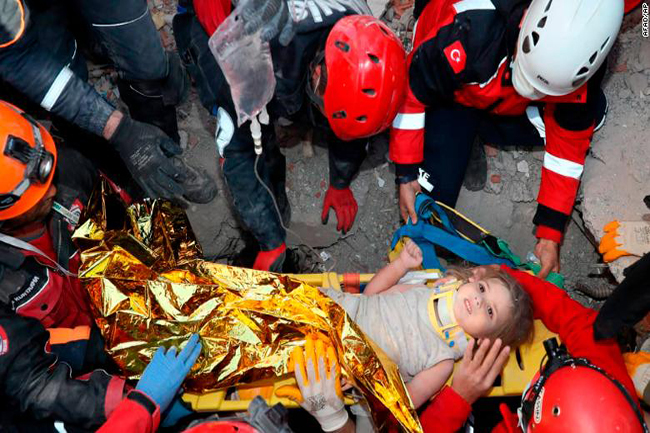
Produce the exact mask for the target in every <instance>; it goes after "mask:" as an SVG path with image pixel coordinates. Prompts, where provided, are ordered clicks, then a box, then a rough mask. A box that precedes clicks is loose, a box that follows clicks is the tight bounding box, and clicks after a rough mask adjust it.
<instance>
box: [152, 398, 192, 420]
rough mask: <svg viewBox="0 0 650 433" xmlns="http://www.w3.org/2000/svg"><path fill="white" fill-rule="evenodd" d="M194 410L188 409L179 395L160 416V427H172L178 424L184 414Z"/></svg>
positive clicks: (189, 413)
mask: <svg viewBox="0 0 650 433" xmlns="http://www.w3.org/2000/svg"><path fill="white" fill-rule="evenodd" d="M181 395H182V394H181ZM193 413H194V411H192V410H191V409H188V408H187V406H185V403H183V399H182V397H181V396H180V395H179V396H178V397H177V398H176V400H174V402H173V403H172V405H171V407H170V408H169V409H167V412H166V413H164V414H163V416H162V423H161V424H160V426H161V427H173V426H175V425H176V424H178V423H179V422H180V421H181V420H182V419H183V418H185V417H186V416H189V415H192V414H193Z"/></svg>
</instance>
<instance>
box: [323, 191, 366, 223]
mask: <svg viewBox="0 0 650 433" xmlns="http://www.w3.org/2000/svg"><path fill="white" fill-rule="evenodd" d="M332 207H333V208H334V212H336V219H337V220H338V224H337V225H336V230H339V231H343V234H345V233H347V232H349V231H350V229H351V228H352V224H354V218H355V217H356V216H357V210H358V209H359V206H358V205H357V201H356V200H355V199H354V195H353V194H352V191H351V190H350V188H343V189H336V188H334V187H333V186H332V185H330V187H329V188H328V190H327V193H325V199H324V200H323V213H322V214H321V221H322V222H323V224H327V220H328V219H329V210H330V208H332Z"/></svg>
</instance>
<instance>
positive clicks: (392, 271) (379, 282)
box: [363, 239, 422, 295]
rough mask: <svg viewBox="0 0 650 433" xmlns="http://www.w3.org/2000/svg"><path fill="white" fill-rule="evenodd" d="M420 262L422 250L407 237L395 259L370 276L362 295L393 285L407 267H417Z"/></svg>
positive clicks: (371, 293) (374, 293)
mask: <svg viewBox="0 0 650 433" xmlns="http://www.w3.org/2000/svg"><path fill="white" fill-rule="evenodd" d="M421 263H422V250H421V249H420V247H418V246H417V244H416V243H415V242H413V241H412V240H410V239H409V241H408V242H407V243H406V245H404V248H403V249H402V252H401V253H400V255H399V257H398V258H397V260H395V261H393V262H391V263H389V264H388V265H386V266H384V267H383V268H381V269H380V270H379V272H377V273H376V274H375V276H374V277H372V280H370V282H369V283H368V285H367V286H366V288H365V289H364V291H363V294H364V295H376V294H377V293H381V292H383V291H384V290H386V289H389V288H391V287H393V286H394V285H395V284H397V282H398V281H399V279H400V278H402V277H403V276H404V275H405V274H406V273H407V272H408V271H409V269H413V268H417V267H418V266H420V264H421Z"/></svg>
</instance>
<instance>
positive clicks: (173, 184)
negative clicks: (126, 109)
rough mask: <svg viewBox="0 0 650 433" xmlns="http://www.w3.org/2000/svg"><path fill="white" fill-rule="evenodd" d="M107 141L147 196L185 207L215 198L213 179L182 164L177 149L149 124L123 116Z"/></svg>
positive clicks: (158, 130)
mask: <svg viewBox="0 0 650 433" xmlns="http://www.w3.org/2000/svg"><path fill="white" fill-rule="evenodd" d="M109 142H110V143H112V144H114V145H115V146H116V147H117V150H118V152H119V153H120V156H121V157H122V159H123V160H124V162H125V164H126V167H127V168H128V169H129V171H130V172H131V174H132V175H133V178H134V179H135V180H136V182H138V185H140V187H142V189H143V190H144V192H145V194H146V195H147V196H148V197H151V198H158V197H162V198H166V199H168V200H171V201H174V202H176V203H178V204H180V205H181V206H183V207H186V205H187V202H186V201H185V199H187V200H189V201H191V202H194V203H208V202H210V201H211V200H212V199H213V198H214V197H215V196H216V195H217V184H216V183H215V182H214V179H212V178H211V177H210V176H209V175H208V174H207V173H206V172H205V171H204V170H202V169H199V168H195V167H192V166H191V165H189V164H187V163H185V161H183V159H182V158H181V157H179V156H178V155H180V154H181V148H180V147H179V146H178V145H177V144H176V143H174V142H173V141H172V139H171V138H169V137H168V136H166V135H165V133H164V132H162V131H161V130H160V129H158V128H156V127H155V126H153V125H149V124H147V123H142V122H138V121H135V120H133V119H131V118H130V117H128V116H126V115H124V117H122V120H121V121H120V124H119V125H118V126H117V129H116V130H115V133H114V134H113V135H112V136H111V138H110V140H109ZM183 197H184V198H183Z"/></svg>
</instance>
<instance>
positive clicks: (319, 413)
mask: <svg viewBox="0 0 650 433" xmlns="http://www.w3.org/2000/svg"><path fill="white" fill-rule="evenodd" d="M314 346H315V350H314ZM304 351H305V353H304V354H303V350H302V349H301V348H296V349H295V350H294V352H293V354H292V360H293V363H294V371H295V375H296V382H297V384H298V388H299V389H300V395H297V393H295V391H293V392H292V390H291V389H290V388H293V387H281V389H278V390H277V391H276V395H278V396H280V397H288V398H291V399H292V400H294V401H297V402H298V403H299V404H300V406H302V407H303V409H305V410H306V411H307V412H309V413H310V414H311V415H312V416H313V417H314V418H316V421H318V423H319V424H320V426H321V428H322V429H323V431H325V432H332V431H335V430H338V429H340V428H341V427H343V426H344V425H345V423H346V422H347V421H348V412H347V410H345V405H344V403H343V397H342V394H341V386H340V385H341V382H340V370H339V365H338V361H337V358H336V352H335V351H334V348H333V347H332V346H328V347H327V351H326V350H325V344H324V343H323V341H322V340H320V339H318V340H316V343H315V344H314V340H313V339H312V338H310V337H307V339H306V342H305V348H304ZM315 361H316V362H315ZM315 363H316V364H317V365H318V370H316V367H315ZM328 366H329V368H328ZM305 370H306V371H305ZM282 388H285V389H282ZM293 389H294V390H295V388H293Z"/></svg>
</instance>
